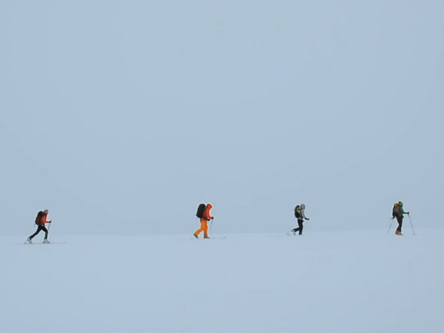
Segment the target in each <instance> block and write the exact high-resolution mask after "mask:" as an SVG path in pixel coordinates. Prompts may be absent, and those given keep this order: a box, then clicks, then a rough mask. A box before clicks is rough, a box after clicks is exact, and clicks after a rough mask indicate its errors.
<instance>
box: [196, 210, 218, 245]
mask: <svg viewBox="0 0 444 333" xmlns="http://www.w3.org/2000/svg"><path fill="white" fill-rule="evenodd" d="M211 208H213V205H212V204H210V203H209V204H207V205H204V204H200V205H199V208H198V210H197V214H196V215H197V217H199V218H200V229H199V230H196V232H195V233H194V237H196V238H199V234H200V233H201V232H202V231H203V232H204V238H210V237H209V236H208V221H210V220H213V219H214V217H213V216H211ZM202 209H203V210H202Z"/></svg>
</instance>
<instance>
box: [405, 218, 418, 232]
mask: <svg viewBox="0 0 444 333" xmlns="http://www.w3.org/2000/svg"><path fill="white" fill-rule="evenodd" d="M407 215H408V216H409V221H410V225H411V227H412V231H413V234H414V235H416V234H415V229H413V223H412V218H411V217H410V214H407Z"/></svg>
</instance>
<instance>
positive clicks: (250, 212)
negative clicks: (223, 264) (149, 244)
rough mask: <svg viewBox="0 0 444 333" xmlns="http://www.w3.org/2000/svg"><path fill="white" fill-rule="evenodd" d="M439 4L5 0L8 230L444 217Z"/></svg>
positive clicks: (375, 224) (266, 226)
mask: <svg viewBox="0 0 444 333" xmlns="http://www.w3.org/2000/svg"><path fill="white" fill-rule="evenodd" d="M443 17H444V2H443V1H437V0H436V1H432V0H425V1H404V0H402V1H401V0H397V1H395V0H393V1H392V0H389V1H386V0H384V1H383V0H372V1H370V0H369V1H355V0H341V1H339V0H315V1H297V0H292V1H290V0H287V1H260V0H257V1H253V0H250V1H246V0H236V1H232V0H229V1H203V0H202V1H198V0H193V1H179V0H170V1H142V0H140V1H131V0H129V1H109V0H107V1H105V0H102V1H99V0H88V1H86V0H78V1H31V0H24V1H3V2H2V3H1V4H0V38H1V41H2V52H1V53H0V89H1V91H2V97H1V98H0V110H1V117H0V151H1V154H2V159H1V179H2V181H1V186H0V198H1V206H2V213H3V228H2V232H1V233H2V234H23V235H24V236H27V235H28V234H30V233H31V232H32V231H33V226H32V223H33V219H34V217H35V214H36V212H37V211H38V210H39V209H43V208H49V210H50V218H52V219H53V220H54V221H55V222H56V223H57V226H56V225H55V224H54V225H53V227H52V232H54V233H55V232H57V233H73V232H80V231H82V230H78V229H83V231H82V232H85V233H89V232H94V233H96V232H110V233H121V232H122V231H125V232H129V233H141V232H162V233H170V232H171V233H173V232H174V233H182V232H185V233H190V234H191V233H192V232H193V231H194V230H195V229H196V228H197V227H198V222H197V220H196V219H195V217H194V214H195V211H196V208H197V205H198V204H199V203H200V202H212V203H213V205H214V209H213V213H214V215H215V217H216V219H215V222H214V226H213V231H214V232H216V231H217V232H250V231H255V232H256V231H258V232H275V231H287V230H289V229H290V228H291V227H293V225H294V223H295V222H294V217H293V212H292V210H293V207H294V206H295V205H296V204H297V203H305V204H306V205H307V209H306V214H307V215H308V216H309V217H311V221H310V223H311V225H310V227H309V228H311V230H312V231H314V230H332V229H339V230H345V229H366V228H385V227H386V226H387V224H388V223H389V222H388V221H389V217H390V213H391V206H392V204H393V202H394V201H396V200H403V201H404V203H405V208H406V209H407V210H410V211H411V212H412V218H413V219H414V223H415V226H416V227H417V228H419V227H440V226H441V224H442V221H441V216H442V213H441V202H442V199H443V194H442V190H443V185H444V181H443V177H442V170H443V169H444V156H443V153H442V148H441V145H442V142H444V135H443V132H442V129H441V127H442V124H443V123H444V115H443V106H444V97H443V96H444V95H443V91H444V20H443Z"/></svg>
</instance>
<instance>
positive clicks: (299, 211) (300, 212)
mask: <svg viewBox="0 0 444 333" xmlns="http://www.w3.org/2000/svg"><path fill="white" fill-rule="evenodd" d="M294 216H295V217H296V219H297V220H298V227H297V228H294V229H293V230H291V232H292V233H293V235H296V232H298V231H299V235H302V230H303V229H304V225H303V222H304V220H307V221H308V220H310V219H309V218H308V217H306V216H305V205H304V204H301V205H297V206H296V207H295V208H294Z"/></svg>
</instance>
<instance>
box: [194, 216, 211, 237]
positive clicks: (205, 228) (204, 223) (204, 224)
mask: <svg viewBox="0 0 444 333" xmlns="http://www.w3.org/2000/svg"><path fill="white" fill-rule="evenodd" d="M202 231H203V232H204V237H208V222H207V220H205V219H200V229H199V230H197V231H196V232H195V233H194V234H195V235H197V236H199V234H200V233H201V232H202Z"/></svg>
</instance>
